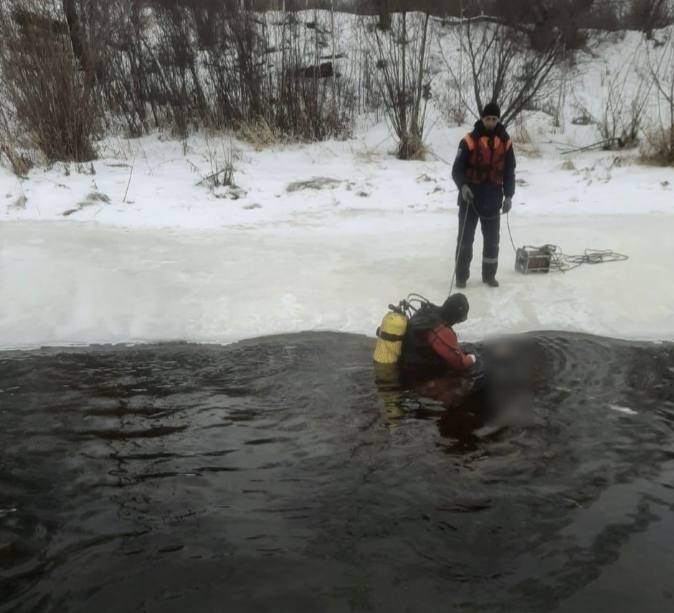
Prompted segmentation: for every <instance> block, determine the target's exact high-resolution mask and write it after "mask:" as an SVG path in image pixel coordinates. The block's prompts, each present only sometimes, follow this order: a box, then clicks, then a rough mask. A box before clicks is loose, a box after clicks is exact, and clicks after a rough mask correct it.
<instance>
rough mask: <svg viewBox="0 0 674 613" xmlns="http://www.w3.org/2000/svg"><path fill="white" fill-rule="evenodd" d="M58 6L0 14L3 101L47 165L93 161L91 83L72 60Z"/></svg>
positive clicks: (15, 5) (14, 7)
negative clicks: (10, 108) (69, 161)
mask: <svg viewBox="0 0 674 613" xmlns="http://www.w3.org/2000/svg"><path fill="white" fill-rule="evenodd" d="M60 8H61V7H60V5H59V4H58V3H56V2H53V1H50V0H31V1H30V2H27V1H26V0H23V1H22V2H20V3H19V2H9V3H6V4H5V5H4V7H2V8H0V34H1V38H2V42H1V43H0V45H1V46H0V71H1V72H2V85H3V92H2V93H3V96H4V97H5V99H6V100H7V102H8V103H9V104H10V105H11V107H12V108H13V110H14V112H15V115H16V118H17V120H18V121H19V122H20V124H21V125H22V126H23V127H24V129H25V130H26V132H27V133H28V134H29V135H30V138H31V139H32V141H33V143H34V145H35V146H36V147H37V148H38V149H39V150H40V151H42V153H43V154H44V155H45V156H46V157H47V159H48V160H50V161H55V160H75V161H85V160H90V159H93V158H94V157H95V150H94V145H93V137H94V133H95V131H96V129H97V127H98V119H99V116H98V107H97V103H96V96H95V89H94V86H95V79H94V75H93V73H92V72H90V71H87V70H84V69H83V67H82V66H81V65H80V63H79V62H78V60H77V58H76V57H75V55H74V54H73V48H72V42H71V40H70V37H69V35H68V29H67V27H66V26H65V22H64V16H63V13H62V11H61V10H60Z"/></svg>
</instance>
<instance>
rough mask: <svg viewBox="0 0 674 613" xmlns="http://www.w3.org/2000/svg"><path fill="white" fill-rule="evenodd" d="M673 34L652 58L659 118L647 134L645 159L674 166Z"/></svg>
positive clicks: (652, 75) (650, 60) (651, 69)
mask: <svg viewBox="0 0 674 613" xmlns="http://www.w3.org/2000/svg"><path fill="white" fill-rule="evenodd" d="M672 66H674V35H671V34H670V37H669V39H668V41H667V43H666V46H665V48H664V49H663V51H662V52H661V53H660V57H653V56H650V57H649V69H650V75H651V77H652V79H653V83H654V85H655V88H656V92H657V109H658V117H657V120H656V121H654V122H653V123H652V124H651V126H649V129H648V130H647V131H646V143H645V145H644V148H643V154H644V157H645V158H647V159H649V160H651V161H654V162H656V163H659V164H663V165H674V71H673V70H672Z"/></svg>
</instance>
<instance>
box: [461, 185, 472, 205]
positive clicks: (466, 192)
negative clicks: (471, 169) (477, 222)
mask: <svg viewBox="0 0 674 613" xmlns="http://www.w3.org/2000/svg"><path fill="white" fill-rule="evenodd" d="M461 200H463V201H464V202H465V203H466V204H473V200H475V196H474V195H473V190H472V189H470V186H469V185H468V183H466V184H464V185H462V186H461Z"/></svg>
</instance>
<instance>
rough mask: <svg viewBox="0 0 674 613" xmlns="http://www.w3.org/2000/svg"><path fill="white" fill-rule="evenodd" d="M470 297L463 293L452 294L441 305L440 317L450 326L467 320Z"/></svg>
mask: <svg viewBox="0 0 674 613" xmlns="http://www.w3.org/2000/svg"><path fill="white" fill-rule="evenodd" d="M468 308H469V307H468V298H466V297H465V296H464V295H463V294H452V295H451V296H450V297H449V298H447V300H445V303H444V304H443V305H442V306H441V307H440V317H441V318H442V321H443V322H445V324H446V325H448V326H453V325H454V324H459V323H461V322H462V321H466V319H467V317H468Z"/></svg>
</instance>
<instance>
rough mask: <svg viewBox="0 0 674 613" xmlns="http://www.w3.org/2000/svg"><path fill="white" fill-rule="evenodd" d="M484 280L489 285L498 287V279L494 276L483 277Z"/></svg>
mask: <svg viewBox="0 0 674 613" xmlns="http://www.w3.org/2000/svg"><path fill="white" fill-rule="evenodd" d="M482 282H483V283H486V284H487V285H488V286H489V287H498V281H497V280H496V279H494V278H493V277H492V278H491V279H482ZM457 287H458V286H457Z"/></svg>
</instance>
